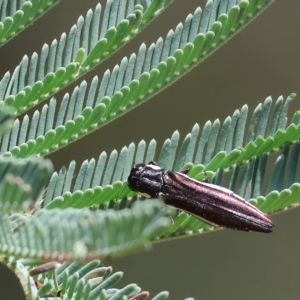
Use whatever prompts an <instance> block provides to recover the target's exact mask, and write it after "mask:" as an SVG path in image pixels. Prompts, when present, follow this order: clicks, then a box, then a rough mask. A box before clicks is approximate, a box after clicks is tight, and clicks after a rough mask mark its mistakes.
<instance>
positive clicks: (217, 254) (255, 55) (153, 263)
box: [0, 0, 300, 300]
mask: <svg viewBox="0 0 300 300" xmlns="http://www.w3.org/2000/svg"><path fill="white" fill-rule="evenodd" d="M205 2H206V1H203V0H201V1H200V0H198V1H196V0H188V1H180V0H175V1H174V4H173V5H171V6H170V7H169V8H168V9H167V11H165V12H164V13H163V14H161V15H160V16H159V17H158V18H157V19H156V20H155V21H154V22H153V23H152V24H151V26H149V27H148V28H147V29H146V30H145V31H143V32H142V33H141V34H140V35H139V36H138V37H137V38H135V39H134V41H132V42H131V43H130V44H129V45H126V46H125V47H124V48H123V49H122V50H121V51H120V53H117V54H116V55H114V56H113V57H112V58H111V59H109V60H107V61H105V62H104V63H103V64H102V65H101V66H100V67H98V68H97V69H95V70H93V71H92V72H91V74H89V76H88V77H86V78H85V80H87V81H88V82H90V81H91V79H92V77H93V76H95V75H98V76H99V77H100V78H102V74H103V72H104V71H105V70H106V69H107V68H110V69H112V68H113V67H114V65H115V64H117V63H119V62H120V61H121V59H122V58H123V57H124V56H129V55H130V54H131V53H132V52H137V50H138V47H139V45H140V44H141V43H142V42H145V43H146V44H147V45H150V44H151V43H152V42H155V41H156V40H157V38H158V37H160V36H162V37H163V38H164V37H165V36H166V34H167V32H168V31H169V29H174V28H175V26H176V25H177V24H178V23H179V22H182V21H184V20H185V18H186V16H187V14H189V13H193V12H194V10H195V8H196V7H197V6H199V5H200V6H201V7H202V8H203V7H204V4H205ZM97 3H98V1H97V0H86V1H81V0H62V1H61V3H59V4H58V5H57V6H56V7H55V8H54V9H52V10H51V11H49V12H48V14H47V15H46V16H44V17H42V18H40V19H39V20H37V22H35V24H34V25H33V26H30V27H29V28H28V29H26V30H25V32H23V33H21V34H20V35H19V36H18V37H17V38H15V39H14V40H13V41H11V42H10V43H8V44H7V45H5V46H3V47H2V48H1V49H0V54H1V62H0V76H3V75H4V73H5V72H6V71H7V70H10V71H12V70H13V69H14V68H15V66H16V65H17V64H18V63H19V62H20V60H21V58H22V57H23V55H25V54H27V55H28V56H31V54H32V53H33V52H34V51H36V52H38V53H39V52H40V49H41V47H42V45H43V44H44V43H48V44H51V42H52V40H53V39H54V38H56V39H59V38H60V35H61V33H62V32H64V31H65V32H69V29H70V27H71V26H72V25H73V24H74V23H76V21H77V18H78V17H79V15H80V14H82V15H84V16H85V14H86V12H87V10H88V9H89V8H92V9H94V8H95V6H96V4H97ZM101 3H102V4H104V1H101ZM299 12H300V1H295V0H285V1H280V0H277V1H275V3H274V4H273V5H271V6H270V7H269V8H268V9H267V10H266V11H265V12H264V13H263V14H261V15H260V16H258V18H256V19H255V20H254V21H253V22H252V23H251V24H250V25H248V26H247V27H246V28H245V29H244V30H242V31H241V32H240V33H239V34H238V35H236V36H234V37H233V39H231V40H230V41H229V42H228V43H227V44H226V45H224V46H223V47H222V48H221V49H219V50H218V51H217V52H215V53H214V54H213V55H212V56H210V57H209V58H208V59H206V60H205V61H204V62H202V63H201V64H200V65H199V66H198V67H196V68H195V69H193V70H192V71H191V72H190V73H189V74H187V75H186V76H185V77H184V78H182V79H181V80H180V81H178V82H176V83H175V84H173V85H172V86H170V87H169V88H167V89H166V90H164V91H163V92H162V93H160V94H159V95H157V96H155V97H154V98H153V99H151V100H150V101H148V102H147V103H146V104H144V105H142V106H139V107H138V108H137V109H135V110H133V111H131V112H130V113H128V114H127V115H126V116H125V117H122V118H119V119H118V120H116V121H115V122H113V123H111V124H109V125H108V126H106V127H104V128H102V129H101V130H99V131H97V132H95V133H93V134H91V135H90V136H88V137H87V138H85V139H83V140H81V141H80V142H79V143H76V144H72V145H71V146H70V147H68V148H65V149H63V150H62V151H59V153H57V154H54V155H51V157H50V158H51V159H52V160H53V162H54V165H55V168H56V170H58V169H59V168H60V167H61V166H63V165H66V166H68V165H69V162H70V161H71V160H73V159H74V160H76V161H77V165H78V166H79V165H80V164H81V162H82V161H83V160H85V159H91V158H97V157H98V156H99V154H100V153H101V152H102V151H107V152H108V153H110V152H111V151H112V150H113V149H117V150H120V149H121V148H122V147H123V146H125V145H129V144H130V143H131V142H139V141H140V140H141V139H145V140H146V141H147V142H149V141H150V140H151V139H152V138H155V139H156V140H157V141H158V142H159V145H161V144H162V142H163V141H164V140H165V139H166V138H168V137H170V136H171V134H172V133H173V132H174V131H175V130H177V129H178V130H179V131H180V133H181V137H182V138H183V137H184V136H185V135H186V134H187V133H188V132H189V131H190V130H191V128H192V126H193V125H194V124H195V123H196V122H198V123H199V124H200V126H202V125H203V124H204V123H205V122H206V121H207V120H214V119H216V118H220V120H221V121H223V120H224V119H225V118H226V117H227V116H228V115H232V113H233V111H234V110H235V109H238V108H241V107H242V105H244V104H248V105H249V107H250V110H253V109H254V107H255V106H256V105H257V104H258V103H259V102H262V101H264V100H265V98H266V97H267V96H269V95H271V96H272V97H273V99H274V100H275V99H277V98H278V97H279V96H280V95H283V96H284V97H285V98H286V97H287V96H288V95H289V94H290V93H291V92H296V93H298V94H300V93H299V92H300V89H299V78H300V76H299V75H300V59H299V53H300V18H299ZM80 82H81V80H80V81H78V82H77V84H79V83H80ZM73 87H74V85H73V86H70V87H69V89H68V90H69V91H72V89H73ZM64 93H65V91H64V92H61V93H60V94H59V95H57V96H56V98H57V99H58V100H60V99H61V96H62V95H63V94H64ZM299 97H300V95H299V96H298V98H296V100H295V101H294V104H293V105H294V106H293V107H294V108H295V107H297V108H298V107H299V103H300V101H299V99H300V98H299ZM272 218H273V220H274V222H275V224H276V226H275V231H274V232H273V233H272V234H258V233H244V232H236V231H230V230H220V231H218V232H214V233H210V234H203V235H198V236H194V237H191V238H184V239H179V240H174V241H169V242H164V243H160V244H155V245H153V249H152V250H151V251H148V252H145V251H144V252H139V253H136V254H133V255H130V256H127V257H124V258H122V259H118V260H115V261H112V262H111V264H112V266H113V268H114V271H124V273H125V274H124V278H123V280H122V282H121V283H120V284H119V286H124V285H126V284H127V283H131V282H136V283H137V284H138V285H140V286H141V287H142V288H143V289H144V290H148V291H150V292H151V295H152V296H154V295H155V294H156V293H157V292H159V291H161V290H169V291H170V293H171V294H170V299H176V300H177V299H178V300H180V299H183V298H184V297H188V296H193V297H194V298H195V299H223V300H226V299H243V300H247V299H299V297H300V284H299V278H300V262H299V253H300V252H299V251H300V230H299V228H300V210H299V209H294V210H292V211H289V212H286V213H281V214H279V215H275V216H273V217H272ZM2 269H3V272H0V284H1V289H0V299H1V300H2V299H23V297H22V293H21V291H20V289H17V287H16V285H17V284H18V282H17V280H16V279H14V274H11V273H10V274H9V273H8V272H6V270H5V268H4V267H3V266H0V270H2Z"/></svg>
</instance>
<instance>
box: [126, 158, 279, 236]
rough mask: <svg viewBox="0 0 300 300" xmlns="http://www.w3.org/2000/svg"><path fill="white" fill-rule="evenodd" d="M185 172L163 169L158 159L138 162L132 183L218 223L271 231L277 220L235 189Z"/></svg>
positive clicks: (150, 195) (136, 188) (143, 191)
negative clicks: (272, 218)
mask: <svg viewBox="0 0 300 300" xmlns="http://www.w3.org/2000/svg"><path fill="white" fill-rule="evenodd" d="M188 171H189V169H186V170H183V171H181V172H174V171H169V170H166V169H163V168H161V167H160V166H159V165H158V164H157V163H156V162H155V161H150V162H149V163H148V164H147V165H146V164H136V165H135V166H134V167H133V168H132V170H131V172H130V175H129V177H128V180H127V182H128V186H129V188H130V189H131V190H132V191H135V192H138V193H139V194H141V195H142V196H145V197H147V198H158V199H161V200H163V202H164V203H165V204H166V205H169V206H172V207H175V208H177V209H180V210H183V211H186V212H187V213H189V214H191V215H193V216H195V217H197V218H199V219H201V220H203V221H204V222H206V223H209V224H212V225H214V226H221V227H226V228H230V229H236V230H243V231H257V232H264V233H269V232H272V231H273V227H274V223H273V222H272V221H271V220H270V219H269V218H268V217H267V216H266V215H265V214H264V213H263V212H261V211H260V210H259V209H258V208H256V207H255V206H253V205H252V204H250V203H249V202H248V201H246V200H245V199H243V198H242V197H240V196H238V195H236V194H235V193H234V192H233V191H231V190H229V189H226V188H224V187H221V186H219V185H215V184H211V183H208V182H203V181H197V180H195V179H192V178H190V177H188V176H187V175H186V174H187V173H188Z"/></svg>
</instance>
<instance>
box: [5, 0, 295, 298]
mask: <svg viewBox="0 0 300 300" xmlns="http://www.w3.org/2000/svg"><path fill="white" fill-rule="evenodd" d="M57 2H58V1H47V2H45V1H36V0H32V1H2V2H1V4H0V12H1V14H0V18H1V20H0V21H1V22H0V36H1V39H0V43H2V44H3V43H5V42H6V41H8V40H9V39H10V38H12V37H13V36H14V35H15V34H17V33H19V32H20V31H21V30H22V29H23V28H25V27H26V26H28V25H29V24H30V23H31V22H32V21H34V20H35V19H36V18H37V17H39V16H41V15H42V14H43V13H44V12H46V11H47V10H48V9H49V8H51V7H52V6H53V5H54V4H56V3H57ZM271 2H272V1H271V0H234V1H232V0H214V1H213V0H208V1H207V4H206V7H205V8H204V9H203V10H202V9H201V8H200V7H199V8H197V9H196V10H195V12H194V13H193V14H190V15H188V16H187V18H186V20H185V22H183V23H180V24H178V26H177V27H176V28H175V29H174V30H170V32H169V33H168V34H167V36H166V37H165V38H164V39H163V38H159V39H158V40H157V41H156V43H153V44H151V45H150V46H146V45H145V44H142V45H141V46H140V47H139V49H138V51H137V53H134V54H132V55H131V56H130V57H125V58H123V59H122V61H121V62H120V63H119V64H118V65H117V66H115V67H114V68H112V69H111V70H107V71H106V72H104V74H103V76H102V77H98V76H95V77H94V78H93V80H92V82H91V83H87V82H86V81H82V82H81V83H80V84H79V85H78V86H77V87H75V88H74V90H73V92H72V93H71V94H70V95H69V94H68V93H66V94H65V95H64V96H63V97H62V99H59V100H58V101H57V100H56V99H55V98H54V95H55V94H56V93H57V92H58V91H60V90H61V89H63V88H64V87H66V86H67V85H69V84H71V83H73V82H74V81H75V80H77V79H78V78H79V77H81V76H83V75H85V74H86V73H88V72H90V71H91V70H92V69H93V68H95V67H96V66H98V65H99V64H100V63H102V62H103V61H104V60H105V59H107V58H108V57H110V56H111V55H112V54H113V53H115V52H116V51H117V50H119V49H120V48H121V47H122V46H123V45H124V44H125V43H127V42H129V41H130V40H131V39H132V38H133V37H134V36H136V35H137V34H138V33H139V32H141V31H142V29H143V28H144V27H146V26H147V25H148V24H149V23H150V22H151V21H152V20H153V19H154V18H155V17H156V16H157V15H158V14H159V13H161V12H163V11H164V9H165V8H166V7H168V5H169V4H170V3H171V1H169V0H159V1H155V0H153V1H151V0H147V1H138V0H119V1H112V0H108V1H107V3H106V5H105V6H104V7H102V6H101V5H100V4H98V5H97V6H96V7H95V9H94V10H89V11H88V12H87V13H86V17H85V18H84V17H82V16H81V17H79V18H78V21H77V23H76V24H75V25H74V26H73V27H72V28H71V29H70V31H69V33H68V34H66V33H63V34H62V35H61V37H60V39H59V41H58V40H54V41H53V42H52V43H51V45H50V46H49V45H46V44H45V45H44V46H43V48H42V49H41V50H40V54H37V53H33V54H32V55H31V57H30V58H29V57H28V56H27V55H25V56H24V57H23V59H22V61H21V62H20V63H19V65H18V66H17V67H16V68H15V70H14V71H13V72H12V74H10V72H7V73H6V74H5V75H4V76H3V78H2V79H1V81H0V96H1V99H3V101H1V102H0V134H1V135H2V137H1V141H0V153H1V157H0V164H1V170H0V231H1V232H0V253H1V261H2V262H3V263H5V264H6V265H8V266H9V267H10V268H11V269H12V270H14V271H15V272H16V274H17V275H18V276H19V278H20V282H21V283H22V286H23V288H24V292H25V294H26V297H27V299H46V298H47V297H52V299H122V300H123V299H146V297H148V293H147V292H145V291H141V289H140V288H139V287H138V286H137V285H136V284H130V285H127V286H125V287H124V288H121V289H116V288H114V287H113V286H114V284H116V283H117V282H118V281H119V280H120V279H121V277H122V273H121V272H117V273H114V274H112V270H111V268H110V267H107V266H105V265H104V264H103V263H102V262H100V260H98V259H101V260H107V259H110V258H114V257H118V256H121V255H124V254H127V253H130V252H132V251H136V250H137V249H142V248H148V247H149V245H150V243H151V241H163V240H166V239H170V238H175V237H177V236H189V235H191V234H198V233H201V232H204V231H212V230H213V229H216V228H214V227H212V226H211V225H208V224H206V223H204V222H202V221H200V220H198V219H196V218H195V217H193V216H190V215H188V214H187V213H183V212H181V213H180V214H179V215H177V214H175V212H174V211H172V210H171V209H170V210H169V209H167V208H165V207H164V206H163V204H162V203H160V202H158V201H155V200H149V201H141V200H143V199H140V198H139V197H138V195H136V193H135V192H132V191H130V190H129V188H128V186H127V184H126V181H127V176H128V174H129V172H130V170H131V168H132V165H133V164H134V162H145V163H148V162H149V161H151V160H153V159H155V160H156V161H158V163H159V164H160V165H161V166H163V167H164V168H166V169H171V170H175V171H179V170H181V169H184V168H189V173H188V176H190V177H192V178H195V179H197V180H202V179H203V177H204V173H206V174H207V175H208V176H209V177H211V178H212V181H213V182H214V183H215V184H219V185H222V186H225V187H228V188H229V189H231V190H233V191H235V192H236V193H237V194H239V195H241V196H242V197H244V198H245V199H247V200H249V201H251V202H252V203H253V204H254V205H256V206H257V207H258V208H259V209H261V210H262V211H263V212H265V213H268V214H271V213H276V212H279V211H282V210H284V209H287V208H290V207H293V206H296V205H298V202H299V200H298V199H299V196H300V184H299V174H300V172H299V170H300V159H299V157H300V155H299V151H300V145H299V136H300V124H299V123H300V118H299V115H300V113H299V111H294V112H293V117H292V118H291V120H288V117H287V115H288V109H289V106H290V102H291V101H292V100H293V98H294V97H295V95H293V94H292V95H290V96H289V97H287V99H284V98H283V97H279V98H278V99H277V100H276V101H273V100H272V99H271V98H270V97H269V98H267V99H266V100H265V101H264V102H263V103H261V104H259V105H258V106H257V107H256V108H255V109H254V111H253V112H252V113H249V109H248V106H247V105H244V106H243V107H242V108H241V109H239V110H236V111H235V112H234V113H233V114H232V116H230V117H228V118H226V119H225V120H224V121H223V122H221V121H220V120H218V119H217V120H215V121H214V122H211V121H207V122H206V123H205V124H204V125H203V127H202V128H200V125H198V124H195V125H194V127H193V128H192V130H191V132H190V133H188V134H187V135H186V137H185V138H184V139H183V140H181V139H180V135H179V132H178V131H175V132H174V134H173V135H172V137H170V138H169V139H167V140H166V141H165V142H164V144H163V145H162V146H161V147H160V148H158V145H157V143H156V141H155V140H154V139H153V140H152V141H150V142H149V143H146V142H145V141H143V140H142V141H140V143H138V144H137V145H135V144H133V143H131V144H130V145H129V146H128V147H123V148H122V149H121V151H120V152H117V151H116V150H114V151H112V152H111V153H110V154H109V155H108V154H107V153H106V152H102V153H101V154H100V155H99V157H98V158H97V159H92V160H90V161H85V162H84V163H83V164H82V165H81V166H80V169H79V172H78V174H77V176H75V167H76V163H75V161H72V162H71V163H70V164H69V166H68V167H63V168H62V169H61V170H60V171H56V172H54V173H53V174H52V168H53V167H52V165H51V163H50V162H49V161H48V160H45V159H44V158H43V156H45V155H48V154H50V153H53V152H55V151H59V150H60V149H61V148H62V147H65V146H67V145H68V144H70V143H72V142H75V141H77V140H78V139H79V138H82V137H84V136H86V135H87V134H89V133H90V132H92V131H94V130H96V129H99V128H101V127H102V126H104V125H106V124H107V123H109V122H111V121H113V120H114V119H116V118H117V117H119V116H121V115H123V114H125V113H127V112H128V111H130V110H131V109H133V108H135V107H136V106H138V105H140V104H142V103H144V102H145V101H146V100H148V99H150V98H151V97H152V96H153V95H155V94H157V93H159V92H160V91H162V90H163V89H164V88H166V87H168V86H169V85H170V84H172V83H174V82H175V81H176V80H178V79H180V78H181V77H182V76H183V75H184V74H186V73H187V72H188V71H190V70H191V69H192V68H193V67H195V66H196V65H197V64H199V63H200V62H201V61H203V60H204V59H205V58H206V57H208V56H209V55H210V54H211V53H213V52H214V51H215V50H217V49H219V47H220V46H222V45H223V44H224V43H225V42H226V41H228V40H229V39H230V38H231V37H232V36H233V35H234V34H235V33H237V32H238V31H239V30H240V29H241V28H242V27H244V26H245V25H247V24H248V23H249V22H250V21H252V20H253V19H254V17H256V16H257V15H258V14H259V13H260V12H261V11H262V10H263V9H265V8H266V7H267V6H268V5H269V4H270V3H271ZM47 99H50V100H49V102H48V103H47V104H45V105H44V106H43V107H42V108H41V109H37V110H36V111H34V112H33V114H32V116H30V117H29V115H23V116H21V113H23V112H26V111H28V110H29V109H30V108H33V107H35V106H37V105H38V104H39V103H41V102H42V101H45V100H47ZM57 103H59V105H58V104H57ZM13 117H17V119H16V120H13ZM9 129H11V131H10V132H8V130H9ZM32 155H35V156H34V157H31V156H32ZM271 157H272V158H274V157H275V160H276V162H275V164H274V163H272V162H271V159H270V158H271ZM267 169H271V170H272V174H273V175H272V176H271V177H270V178H266V176H265V174H266V170H267ZM51 174H52V176H51ZM50 177H51V178H50ZM45 186H46V189H45ZM43 192H44V193H43ZM42 193H43V194H42ZM175 215H176V217H174V216H175ZM170 216H173V217H174V220H173V221H172V222H171V219H170ZM46 262H47V263H46ZM60 263H61V264H60ZM167 298H168V293H167V292H162V293H160V294H158V295H157V296H155V297H154V298H153V299H155V300H160V299H167ZM47 299H48V298H47Z"/></svg>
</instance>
